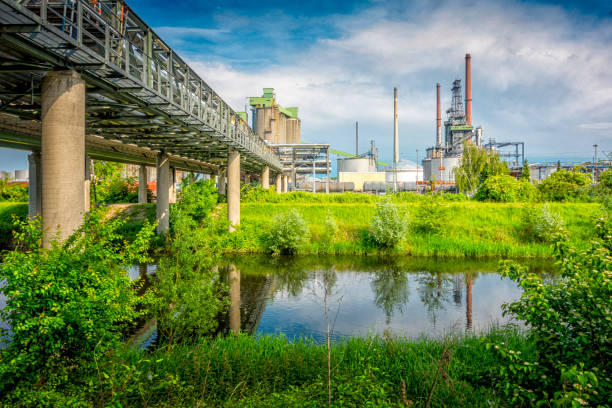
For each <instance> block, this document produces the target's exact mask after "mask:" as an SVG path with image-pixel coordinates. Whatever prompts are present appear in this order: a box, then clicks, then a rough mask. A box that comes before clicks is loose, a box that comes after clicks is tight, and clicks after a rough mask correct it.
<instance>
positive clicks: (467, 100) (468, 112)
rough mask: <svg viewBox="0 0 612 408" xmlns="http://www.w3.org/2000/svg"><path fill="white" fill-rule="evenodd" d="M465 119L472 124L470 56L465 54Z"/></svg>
mask: <svg viewBox="0 0 612 408" xmlns="http://www.w3.org/2000/svg"><path fill="white" fill-rule="evenodd" d="M465 120H466V122H467V124H468V125H469V126H472V56H471V55H470V54H465Z"/></svg>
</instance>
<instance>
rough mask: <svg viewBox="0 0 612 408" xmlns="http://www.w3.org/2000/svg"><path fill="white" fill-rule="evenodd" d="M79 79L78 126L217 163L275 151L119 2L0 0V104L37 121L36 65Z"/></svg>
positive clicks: (273, 161)
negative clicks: (82, 107) (82, 117)
mask: <svg viewBox="0 0 612 408" xmlns="http://www.w3.org/2000/svg"><path fill="white" fill-rule="evenodd" d="M56 69H74V70H77V71H78V72H80V73H81V76H82V77H83V79H84V80H85V81H86V83H87V118H86V126H87V133H88V134H91V135H99V136H102V137H104V138H107V139H112V140H119V141H121V142H122V143H128V144H135V145H137V146H141V147H146V148H149V149H154V150H163V151H165V152H167V153H171V154H174V155H177V156H180V157H184V158H186V159H191V160H194V161H200V162H203V163H210V164H214V165H224V164H225V162H226V159H227V154H228V152H229V151H230V150H237V151H239V152H240V153H241V156H242V161H243V163H242V167H243V168H245V169H246V170H248V169H249V168H250V169H253V170H255V169H259V168H261V167H262V166H264V165H267V166H269V167H271V168H272V169H274V170H280V169H281V163H280V160H279V158H278V156H277V155H276V154H275V153H274V152H273V151H272V150H271V148H270V147H269V146H268V145H267V144H266V142H264V141H263V140H262V139H261V138H259V137H258V136H257V135H256V134H255V133H254V132H253V131H252V129H251V128H250V127H249V126H248V125H247V124H246V123H245V122H244V121H243V120H242V119H241V118H240V117H239V116H238V115H237V114H236V112H234V111H233V110H232V109H231V108H230V107H229V106H228V105H227V103H225V102H224V101H223V100H222V99H221V97H220V96H219V95H218V94H217V93H216V92H215V91H214V90H213V89H211V88H210V87H209V86H208V85H207V84H206V82H204V81H203V80H202V79H201V78H200V77H199V76H198V75H197V74H196V73H195V72H194V71H193V70H192V69H191V68H190V67H189V66H188V65H187V64H186V63H185V62H184V61H183V60H182V59H181V58H180V57H179V56H178V55H177V54H176V53H175V52H174V51H173V50H172V49H171V48H170V47H169V46H168V45H167V44H166V43H165V42H164V41H163V40H162V39H161V38H160V37H159V36H157V35H156V34H155V32H154V31H153V30H152V29H151V28H150V27H148V26H147V25H146V24H145V23H144V22H143V21H142V20H141V19H140V18H139V17H138V16H137V15H136V14H135V13H134V12H133V11H132V10H131V9H130V8H129V7H128V6H127V5H125V3H124V2H123V1H116V0H114V1H100V0H91V1H85V0H67V1H64V0H62V1H58V0H0V101H1V105H0V111H1V112H4V113H8V114H13V115H16V116H18V117H19V118H21V119H25V120H34V121H39V120H40V83H41V80H42V77H43V75H44V72H45V71H48V70H56Z"/></svg>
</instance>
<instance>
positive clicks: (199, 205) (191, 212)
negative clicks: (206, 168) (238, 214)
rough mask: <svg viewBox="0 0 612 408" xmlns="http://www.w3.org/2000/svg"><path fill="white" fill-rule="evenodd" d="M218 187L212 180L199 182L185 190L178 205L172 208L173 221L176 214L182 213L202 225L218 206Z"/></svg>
mask: <svg viewBox="0 0 612 408" xmlns="http://www.w3.org/2000/svg"><path fill="white" fill-rule="evenodd" d="M217 196H218V193H217V187H216V186H215V183H214V182H213V181H212V180H199V181H196V182H195V183H192V184H189V185H187V186H185V187H184V188H183V190H182V191H181V195H180V197H179V200H178V202H177V203H176V205H173V206H172V207H171V211H172V214H171V216H170V219H171V220H172V219H173V218H174V217H176V215H174V213H175V212H181V213H182V214H183V215H185V216H188V217H190V218H191V219H193V221H194V222H196V223H197V224H200V223H201V222H202V221H203V220H204V219H205V218H206V217H207V216H208V215H209V214H210V213H211V212H212V211H213V210H214V209H215V207H216V206H217Z"/></svg>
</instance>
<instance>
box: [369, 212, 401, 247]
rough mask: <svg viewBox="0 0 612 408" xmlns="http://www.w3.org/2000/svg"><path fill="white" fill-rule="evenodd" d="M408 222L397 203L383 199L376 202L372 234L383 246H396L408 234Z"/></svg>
mask: <svg viewBox="0 0 612 408" xmlns="http://www.w3.org/2000/svg"><path fill="white" fill-rule="evenodd" d="M406 227H407V222H406V219H405V218H404V216H403V215H402V214H401V212H400V209H399V207H398V206H397V204H394V203H392V202H391V201H383V202H381V203H378V204H376V208H375V210H374V216H373V217H372V219H371V220H370V235H371V236H372V239H373V241H374V242H375V243H376V244H377V245H378V246H380V247H382V248H394V247H395V246H397V245H398V244H399V243H400V242H401V241H402V240H403V239H404V237H405V235H406V229H407V228H406Z"/></svg>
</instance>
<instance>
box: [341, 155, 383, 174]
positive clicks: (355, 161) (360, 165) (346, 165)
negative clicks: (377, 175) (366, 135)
mask: <svg viewBox="0 0 612 408" xmlns="http://www.w3.org/2000/svg"><path fill="white" fill-rule="evenodd" d="M340 172H345V173H374V172H376V162H373V160H371V159H370V158H369V157H351V158H346V159H338V173H340Z"/></svg>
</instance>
